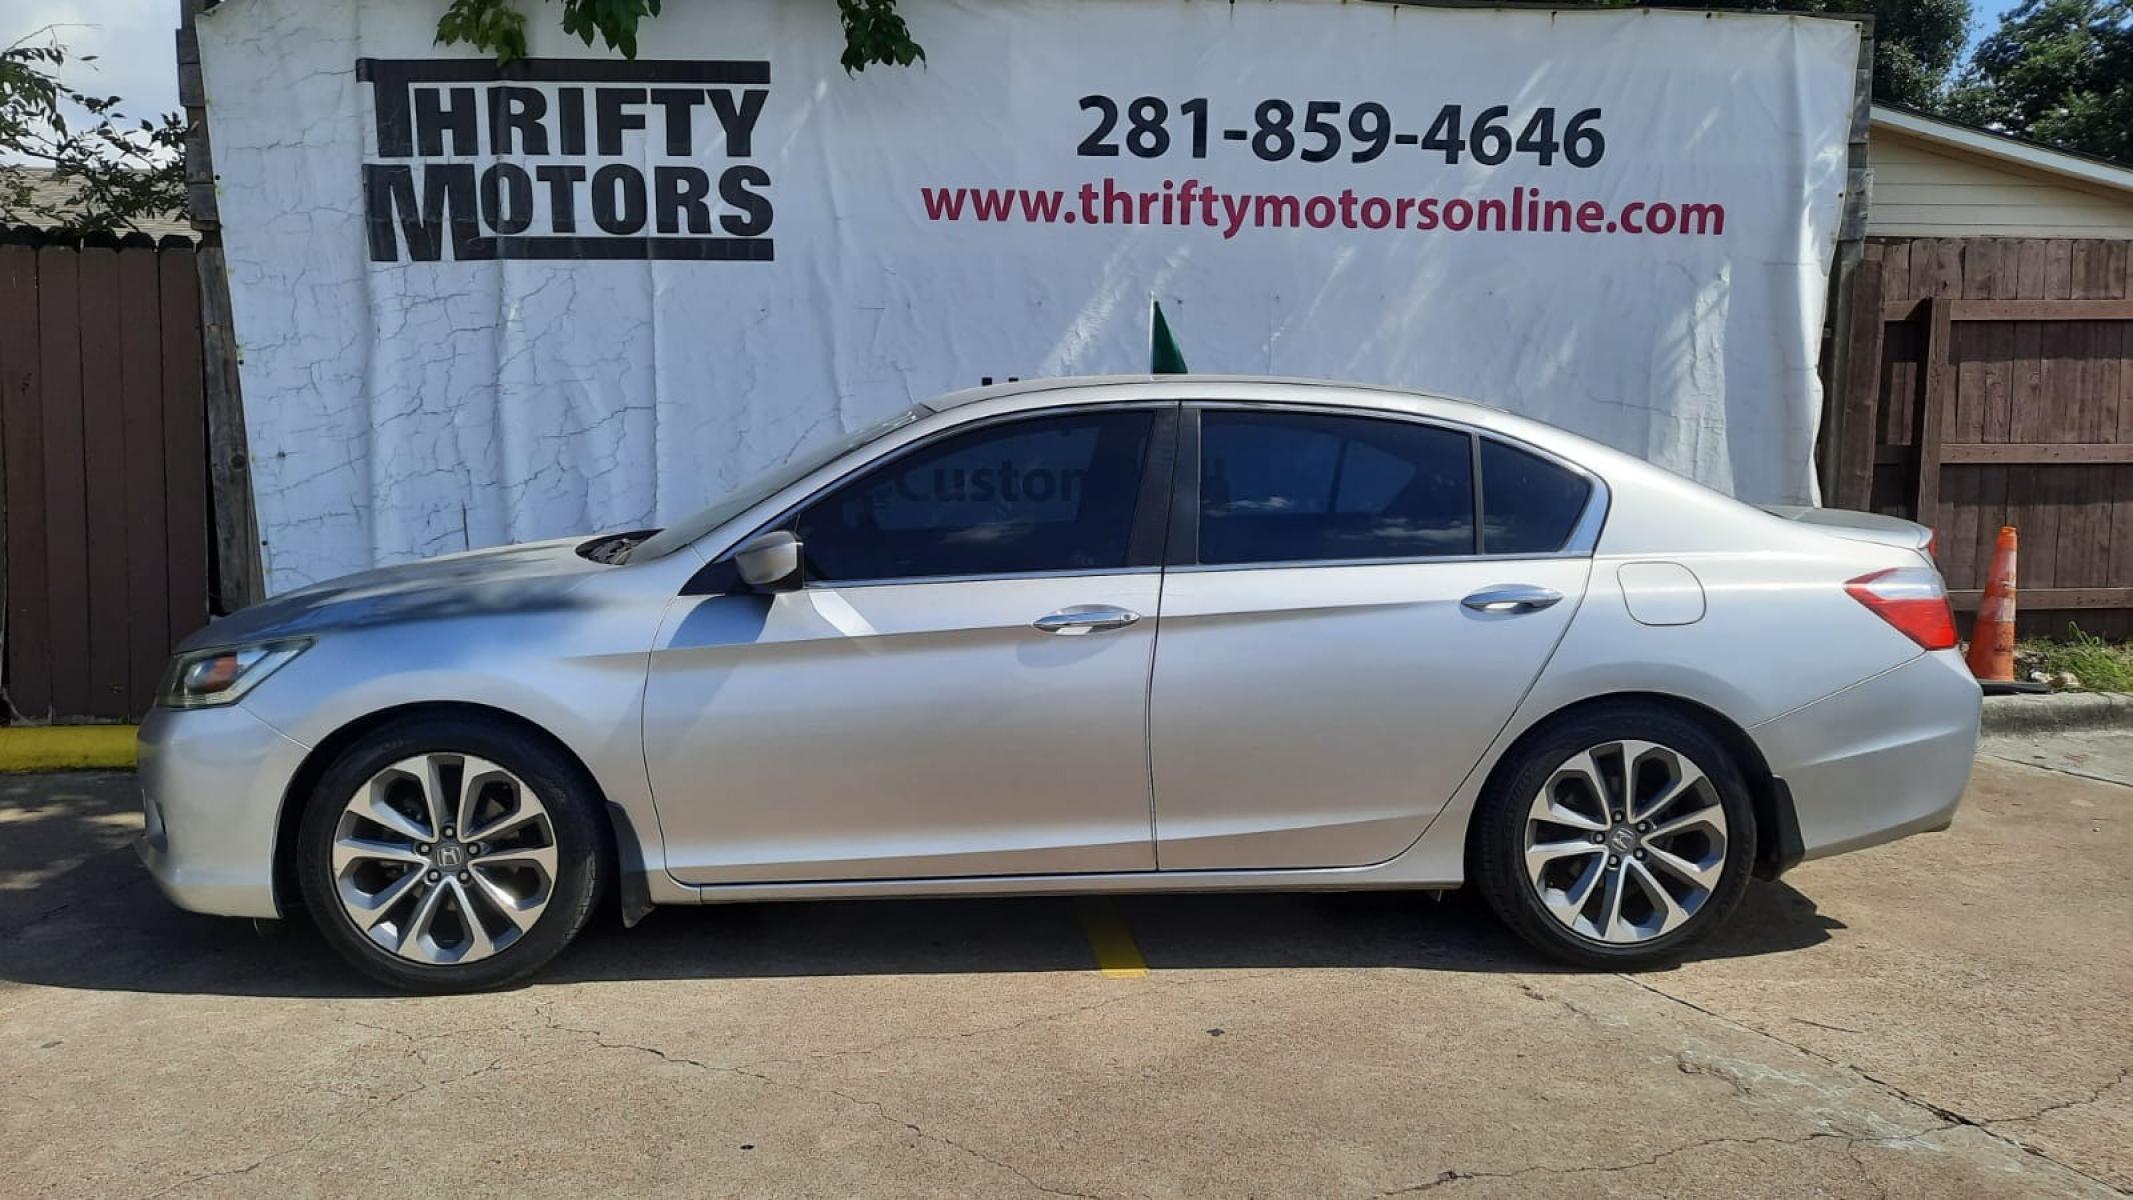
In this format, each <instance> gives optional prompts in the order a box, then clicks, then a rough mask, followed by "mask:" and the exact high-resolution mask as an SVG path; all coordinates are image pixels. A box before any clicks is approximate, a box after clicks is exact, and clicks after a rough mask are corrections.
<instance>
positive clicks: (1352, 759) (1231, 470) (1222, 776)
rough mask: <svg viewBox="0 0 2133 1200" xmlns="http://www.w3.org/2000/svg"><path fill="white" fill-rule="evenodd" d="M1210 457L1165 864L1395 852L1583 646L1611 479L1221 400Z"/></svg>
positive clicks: (1182, 649) (1474, 447)
mask: <svg viewBox="0 0 2133 1200" xmlns="http://www.w3.org/2000/svg"><path fill="white" fill-rule="evenodd" d="M1185 440H1186V443H1187V445H1188V447H1189V446H1190V444H1191V442H1192V441H1193V438H1192V437H1191V436H1190V434H1188V436H1187V438H1186V439H1185ZM1198 443H1199V447H1200V452H1199V456H1198V463H1197V467H1195V465H1194V464H1193V463H1192V462H1190V461H1187V462H1183V463H1181V464H1180V467H1179V473H1180V475H1181V477H1182V479H1181V484H1182V486H1183V488H1184V489H1187V491H1188V497H1187V502H1186V503H1184V504H1181V505H1180V518H1179V520H1180V525H1179V527H1178V528H1176V529H1174V530H1173V532H1172V535H1171V542H1172V546H1173V550H1174V552H1173V554H1172V564H1171V567H1170V570H1169V573H1168V576H1167V579H1166V582H1165V584H1164V592H1163V634H1162V640H1161V644H1160V645H1159V647H1158V649H1157V652H1156V669H1155V680H1154V684H1153V688H1152V700H1151V704H1152V709H1151V713H1150V737H1151V745H1152V753H1153V761H1154V770H1155V793H1156V834H1157V838H1156V848H1157V856H1158V859H1159V861H1160V864H1161V866H1162V869H1164V870H1166V871H1167V870H1206V869H1219V868H1233V869H1234V868H1267V867H1340V866H1360V865H1364V864H1368V863H1375V862H1381V861H1383V860H1385V859H1387V858H1390V857H1392V856H1393V855H1395V854H1398V853H1399V852H1400V851H1401V850H1403V849H1405V848H1406V847H1407V846H1408V845H1409V844H1411V843H1412V842H1413V841H1414V840H1415V839H1416V838H1417V837H1419V836H1420V835H1421V832H1422V830H1423V828H1424V827H1425V826H1426V825H1427V824H1428V822H1429V820H1430V819H1431V818H1432V817H1433V816H1435V815H1436V813H1437V812H1438V811H1439V810H1440V809H1441V808H1442V807H1443V806H1444V804H1445V803H1446V802H1447V801H1448V800H1449V799H1450V798H1451V795H1452V793H1453V792H1454V791H1456V790H1457V788H1458V786H1459V783H1460V781H1461V780H1462V779H1464V778H1465V776H1466V774H1467V772H1468V771H1469V770H1471V769H1472V768H1473V766H1474V764H1475V762H1476V761H1478V760H1479V759H1480V757H1481V755H1482V753H1483V752H1484V750H1486V748H1487V747H1488V745H1489V743H1490V741H1491V740H1492V739H1493V738H1495V736H1496V735H1497V733H1498V732H1499V731H1500V730H1501V729H1502V728H1503V726H1504V723H1505V722H1506V721H1508V720H1509V719H1510V716H1511V713H1512V710H1513V709H1515V708H1516V707H1517V705H1518V702H1519V700H1520V699H1521V698H1522V697H1523V696H1524V695H1525V693H1526V690H1527V688H1528V687H1530V686H1531V684H1532V682H1533V680H1534V678H1535V677H1536V676H1537V675H1538V674H1539V672H1540V669H1541V667H1542V666H1543V665H1545V664H1546V662H1547V661H1548V657H1549V655H1550V654H1551V653H1552V652H1553V651H1554V649H1555V646H1556V643H1557V642H1558V641H1560V640H1561V638H1562V634H1563V631H1564V629H1565V628H1566V627H1567V625H1568V623H1569V621H1570V617H1571V615H1572V613H1573V612H1575V611H1576V609H1577V606H1578V603H1579V600H1580V599H1581V598H1582V596H1583V594H1584V591H1585V581H1586V576H1587V574H1588V572H1589V568H1590V565H1591V561H1590V559H1589V558H1587V557H1584V556H1582V555H1580V554H1578V553H1576V552H1575V550H1570V551H1566V549H1565V548H1566V546H1567V545H1568V543H1569V542H1570V541H1571V539H1572V535H1573V530H1574V529H1575V528H1576V527H1577V526H1578V524H1579V522H1580V518H1581V516H1582V515H1583V513H1584V511H1585V509H1586V506H1587V504H1588V502H1589V501H1590V499H1591V496H1592V493H1593V488H1592V485H1591V483H1590V481H1589V480H1588V479H1587V478H1585V477H1584V476H1582V475H1580V474H1578V473H1576V472H1574V471H1571V470H1569V469H1567V468H1566V467H1563V466H1561V465H1559V464H1556V463H1553V462H1550V461H1548V460H1545V459H1543V458H1541V457H1540V456H1538V455H1535V454H1531V453H1528V452H1526V451H1525V450H1522V449H1518V448H1515V447H1512V446H1509V445H1507V444H1504V443H1501V442H1497V441H1495V440H1493V439H1489V438H1479V439H1477V438H1476V436H1475V435H1474V434H1472V433H1470V432H1468V431H1466V430H1462V429H1456V428H1447V427H1443V426H1437V425H1430V424H1425V423H1421V422H1418V421H1409V420H1401V419H1396V418H1390V417H1369V416H1358V415H1350V414H1334V413H1326V412H1316V411H1306V410H1280V409H1258V410H1250V409H1221V408H1209V409H1207V410H1206V411H1205V412H1204V413H1202V414H1201V415H1200V423H1199V437H1198ZM1477 466H1478V468H1479V472H1478V477H1477ZM1194 470H1197V472H1198V475H1197V489H1198V495H1197V497H1196V498H1193V497H1191V496H1190V494H1189V489H1191V488H1192V486H1193V477H1192V476H1191V475H1188V474H1187V472H1192V471H1194ZM1477 482H1478V483H1479V485H1480V486H1477ZM1477 501H1478V503H1477ZM1477 508H1479V509H1480V510H1481V514H1480V519H1479V520H1478V521H1477V519H1476V518H1477V511H1476V510H1477Z"/></svg>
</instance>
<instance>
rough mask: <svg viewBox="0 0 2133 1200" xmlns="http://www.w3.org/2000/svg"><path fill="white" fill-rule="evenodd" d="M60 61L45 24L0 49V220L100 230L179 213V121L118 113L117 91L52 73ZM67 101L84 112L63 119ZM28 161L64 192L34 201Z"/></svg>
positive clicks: (63, 60)
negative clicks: (103, 92)
mask: <svg viewBox="0 0 2133 1200" xmlns="http://www.w3.org/2000/svg"><path fill="white" fill-rule="evenodd" d="M75 61H77V62H87V61H89V60H88V59H87V58H79V59H76V60H75ZM67 63H68V55H67V51H66V48H65V47H64V46H62V45H61V44H60V43H59V40H58V38H57V37H56V36H54V35H53V34H52V31H51V30H49V29H47V30H41V31H39V32H38V33H33V34H31V35H30V36H29V37H26V38H24V39H22V40H21V41H18V42H16V43H14V44H13V45H11V46H8V47H6V48H5V49H0V158H4V159H12V160H14V161H12V162H0V223H23V224H31V225H37V226H40V227H43V228H47V229H55V230H59V231H61V232H65V233H74V234H83V233H105V232H120V231H125V230H131V229H138V228H139V227H140V223H141V222H143V221H146V220H151V219H156V218H168V217H170V216H171V215H172V214H175V213H182V212H184V211H185V161H184V153H183V150H184V146H185V121H184V119H183V118H182V117H180V116H179V115H178V114H176V113H165V114H164V115H163V116H161V117H160V118H157V119H155V120H152V121H151V120H146V119H143V120H139V121H136V120H135V119H133V118H131V117H128V116H127V115H126V114H125V113H124V112H122V111H120V104H121V101H120V100H119V98H118V97H116V96H99V95H94V94H91V93H88V92H84V91H81V90H80V89H78V88H76V87H74V86H72V85H71V84H69V83H67V82H66V80H64V79H63V78H61V72H62V70H63V69H64V68H65V67H66V66H67ZM69 105H72V106H74V107H77V108H80V109H82V110H83V111H85V112H87V113H88V114H89V115H90V117H91V118H92V120H91V121H90V122H89V123H87V124H86V125H82V124H76V123H70V122H69V121H68V120H67V119H66V112H65V108H66V106H69ZM32 167H35V168H42V169H45V170H49V171H50V172H51V175H52V178H53V179H54V180H55V181H56V182H58V183H60V184H62V185H63V190H64V192H65V196H64V198H63V199H60V200H53V199H51V198H50V197H49V194H48V193H47V194H46V198H43V199H40V198H39V192H38V190H37V189H36V188H34V187H33V186H32V183H33V178H32V176H31V175H30V172H29V168H32Z"/></svg>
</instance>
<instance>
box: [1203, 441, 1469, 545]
mask: <svg viewBox="0 0 2133 1200" xmlns="http://www.w3.org/2000/svg"><path fill="white" fill-rule="evenodd" d="M1199 533H1200V537H1199V542H1200V561H1201V562H1203V563H1247V562H1311V561H1326V560H1339V559H1370V558H1427V557H1434V556H1439V555H1450V554H1472V553H1474V473H1473V448H1472V443H1471V442H1470V441H1469V439H1468V436H1467V435H1466V434H1464V433H1455V432H1453V431H1451V430H1447V429H1438V428H1435V427H1433V426H1429V425H1419V424H1416V423H1414V422H1410V421H1390V420H1379V419H1376V418H1371V417H1344V416H1330V415H1322V414H1317V413H1284V412H1228V411H1221V410H1211V411H1208V412H1205V413H1203V414H1202V415H1201V418H1200V530H1199Z"/></svg>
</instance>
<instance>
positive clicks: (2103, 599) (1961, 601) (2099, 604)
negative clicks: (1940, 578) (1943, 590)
mask: <svg viewBox="0 0 2133 1200" xmlns="http://www.w3.org/2000/svg"><path fill="white" fill-rule="evenodd" d="M1983 595H1984V591H1983V590H1982V589H1979V588H1962V589H1950V591H1949V592H1948V600H1949V602H1950V603H1951V604H1953V605H1954V606H1955V608H1956V610H1957V611H1959V612H1973V611H1975V610H1976V609H1977V604H1978V600H1979V598H1980V597H1982V596H1983ZM2015 600H2016V603H2017V605H2018V606H2020V607H2023V608H2038V609H2053V608H2123V607H2126V606H2128V605H2133V587H2101V588H2028V587H2019V586H2018V587H2017V588H2016V589H2015Z"/></svg>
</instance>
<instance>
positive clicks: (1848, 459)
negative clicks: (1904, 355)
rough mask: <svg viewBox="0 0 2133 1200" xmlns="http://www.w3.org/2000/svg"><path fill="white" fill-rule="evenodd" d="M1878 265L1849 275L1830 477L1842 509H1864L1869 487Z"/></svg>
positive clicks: (1876, 420)
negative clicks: (1840, 438)
mask: <svg viewBox="0 0 2133 1200" xmlns="http://www.w3.org/2000/svg"><path fill="white" fill-rule="evenodd" d="M1884 325H1885V323H1884V322H1883V321H1882V319H1881V270H1880V266H1879V264H1877V263H1873V262H1867V263H1863V264H1861V265H1860V267H1859V269H1858V271H1857V272H1856V273H1854V274H1853V276H1852V307H1851V329H1850V331H1849V333H1848V334H1847V337H1848V339H1849V344H1850V357H1849V358H1848V359H1847V360H1846V363H1847V366H1846V372H1845V373H1846V374H1847V375H1848V376H1849V378H1847V379H1846V380H1844V393H1843V395H1842V396H1841V397H1840V398H1839V402H1840V403H1842V404H1843V405H1844V419H1843V421H1842V422H1841V425H1842V428H1843V429H1844V431H1845V433H1844V444H1843V445H1841V446H1839V447H1837V478H1836V479H1835V480H1833V481H1832V482H1831V490H1832V491H1833V493H1834V494H1835V496H1836V503H1837V504H1839V505H1841V506H1843V507H1845V508H1865V507H1866V506H1867V505H1868V504H1869V503H1871V502H1872V498H1873V490H1874V443H1875V441H1876V440H1877V434H1878V433H1879V430H1880V403H1881V336H1882V329H1883V328H1884Z"/></svg>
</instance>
